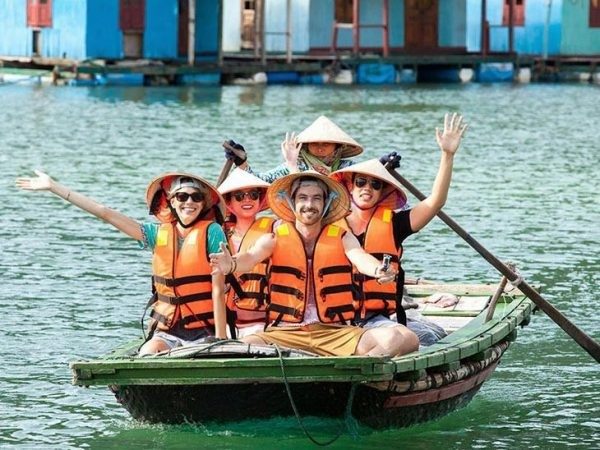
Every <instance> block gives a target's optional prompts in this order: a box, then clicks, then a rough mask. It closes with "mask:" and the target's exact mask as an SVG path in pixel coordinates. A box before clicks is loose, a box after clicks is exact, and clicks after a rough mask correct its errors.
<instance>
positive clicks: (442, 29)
mask: <svg viewBox="0 0 600 450" xmlns="http://www.w3.org/2000/svg"><path fill="white" fill-rule="evenodd" d="M438 45H439V46H440V47H466V46H467V1H466V0H440V1H439V10H438Z"/></svg>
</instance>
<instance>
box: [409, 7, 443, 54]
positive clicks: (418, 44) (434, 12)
mask: <svg viewBox="0 0 600 450" xmlns="http://www.w3.org/2000/svg"><path fill="white" fill-rule="evenodd" d="M404 29H405V30H406V31H405V35H404V49H405V50H406V51H407V52H413V53H414V52H423V51H431V50H435V49H437V48H438V0H405V2H404Z"/></svg>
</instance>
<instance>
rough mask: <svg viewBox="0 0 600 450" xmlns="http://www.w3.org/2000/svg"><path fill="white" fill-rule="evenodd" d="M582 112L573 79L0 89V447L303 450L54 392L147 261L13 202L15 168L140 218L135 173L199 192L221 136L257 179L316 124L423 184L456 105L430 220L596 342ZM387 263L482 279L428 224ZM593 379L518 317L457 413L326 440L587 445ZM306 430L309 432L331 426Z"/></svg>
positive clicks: (111, 324) (77, 224)
mask: <svg viewBox="0 0 600 450" xmlns="http://www.w3.org/2000/svg"><path fill="white" fill-rule="evenodd" d="M599 105H600V89H599V88H598V87H597V86H588V85H529V86H511V85H494V86H482V85H469V86H458V85H453V86H447V85H440V86H425V87H420V86H419V87H408V88H397V87H395V88H393V89H387V88H381V89H378V88H357V87H352V88H331V87H268V88H266V89H265V88H252V87H223V88H206V89H198V88H194V89H177V88H168V89H161V88H148V89H146V88H139V89H138V88H125V89H117V88H96V89H86V88H48V87H46V88H32V87H25V86H0V202H1V203H2V205H3V208H2V215H1V216H0V224H1V226H0V255H2V256H1V258H0V270H1V272H2V274H3V279H4V282H3V284H4V288H3V289H2V290H1V294H0V315H1V317H2V318H3V320H2V326H0V350H1V353H0V354H1V361H2V368H1V370H0V447H17V448H19V447H20V448H33V447H37V448H82V447H89V448H144V449H147V448H202V447H206V448H258V447H263V448H298V447H306V448H311V447H313V445H312V444H311V443H310V442H309V441H308V440H307V439H306V438H305V437H304V435H303V433H302V431H301V430H300V429H299V428H298V426H297V423H296V421H295V419H293V418H290V419H272V420H269V421H260V422H257V421H246V422H241V423H235V424H228V425H218V424H215V425H207V426H202V427H195V426H189V425H186V426H151V425H146V424H141V423H138V422H135V421H133V420H132V419H131V418H130V417H129V416H128V414H127V413H126V412H125V411H124V410H123V409H122V408H121V407H120V406H119V405H118V404H117V403H116V402H115V400H114V397H113V396H112V394H111V393H110V392H109V391H108V390H107V389H105V388H91V389H82V388H79V387H74V386H71V384H70V372H69V369H68V362H69V361H70V360H74V359H81V358H93V357H96V356H98V355H101V354H104V353H106V352H108V351H109V350H111V349H112V348H114V347H115V346H117V345H119V344H121V343H123V342H124V341H127V340H129V339H131V338H133V337H136V336H138V335H139V333H140V331H139V318H140V315H141V312H142V308H143V305H144V304H145V302H146V298H147V292H148V288H149V279H148V275H149V269H150V265H149V259H150V255H149V254H148V253H146V252H145V251H142V250H139V249H138V248H137V245H136V244H135V243H134V242H133V241H130V240H129V239H128V238H126V237H124V236H122V235H120V234H119V233H118V232H116V231H114V230H112V229H110V227H109V226H107V225H105V224H103V223H101V222H100V221H98V220H94V219H92V218H90V217H88V216H86V215H85V214H84V213H82V212H81V211H79V210H77V209H76V208H74V207H72V206H69V205H67V204H66V203H65V202H63V201H62V200H60V199H58V198H56V197H52V196H51V195H49V194H41V193H29V192H20V191H17V190H16V189H15V188H14V187H13V184H14V178H15V177H16V176H20V175H27V174H30V173H31V169H32V168H40V169H43V170H45V171H47V172H48V173H49V174H51V175H53V176H54V177H56V178H57V179H58V180H60V181H61V182H64V183H66V184H67V185H68V186H70V187H72V188H74V189H75V190H80V191H82V192H84V193H86V194H89V195H91V196H92V197H94V198H96V199H98V200H99V201H101V202H102V203H104V204H107V205H110V206H112V207H114V208H117V209H119V210H121V211H123V212H124V213H126V214H129V215H131V216H132V217H135V218H137V219H139V220H146V219H147V211H146V208H145V204H144V189H145V187H146V185H147V183H148V181H149V180H150V179H151V178H152V177H153V176H155V175H157V174H159V173H161V172H164V171H167V170H174V169H180V170H189V171H192V172H196V173H198V174H200V175H202V176H205V177H207V178H209V179H211V180H214V179H215V178H216V176H217V174H218V172H219V170H220V168H221V166H222V164H223V157H222V152H221V150H220V143H221V142H222V141H223V140H224V139H230V138H231V139H234V140H237V141H240V142H242V143H243V144H244V145H245V146H246V148H247V149H248V150H249V155H250V160H251V161H252V162H253V163H254V166H255V167H256V168H258V169H267V168H270V167H272V166H273V165H274V164H275V163H276V162H279V159H280V156H279V143H280V141H281V140H282V138H283V136H284V134H285V132H286V131H292V130H295V131H300V130H301V129H303V128H304V127H305V126H307V125H308V124H310V123H311V122H312V120H314V119H315V118H316V117H317V116H318V115H320V114H326V115H328V116H329V117H331V118H333V119H334V120H335V121H336V122H337V123H338V124H339V125H341V126H342V127H343V128H344V129H346V130H348V131H349V132H350V134H351V135H352V136H353V137H355V138H356V139H357V140H358V141H359V142H360V143H362V144H364V146H365V148H366V151H365V155H364V156H365V158H370V157H375V156H379V155H380V154H381V153H382V152H384V151H390V150H399V151H400V152H401V153H402V156H403V159H402V171H403V173H404V175H405V176H406V177H407V178H408V179H410V180H411V181H412V182H413V183H414V184H415V185H416V186H418V187H419V188H420V189H421V190H422V191H424V192H429V191H430V188H431V183H432V181H433V177H434V176H435V172H436V170H437V163H438V160H439V150H437V147H436V144H435V140H434V128H435V126H439V125H441V123H442V117H443V114H444V113H445V112H446V111H460V112H461V113H462V114H464V115H465V117H466V120H467V121H468V122H469V124H470V128H469V131H468V134H467V136H466V139H465V140H464V143H463V146H462V148H461V150H460V151H459V154H458V155H457V157H456V162H455V172H454V180H453V184H452V189H451V193H450V197H449V199H448V203H447V206H446V208H445V210H446V211H447V213H448V214H450V215H451V216H452V217H453V218H455V219H456V220H457V221H458V222H459V223H460V224H461V225H463V226H464V227H465V228H466V229H467V230H468V231H469V232H470V233H471V234H473V235H474V236H475V237H476V238H477V239H479V240H480V241H481V242H482V243H483V244H484V245H485V246H487V247H488V248H489V249H490V250H491V251H492V252H493V253H495V254H496V255H498V256H499V257H500V258H501V259H503V260H511V261H514V262H516V263H517V264H518V266H519V268H520V269H521V271H522V272H523V274H524V276H525V278H526V279H527V280H528V281H529V282H532V283H536V284H539V285H540V286H541V287H542V288H543V291H544V293H545V296H546V298H547V299H549V300H551V301H552V302H553V304H555V305H556V306H557V307H558V308H559V309H560V310H561V311H562V312H563V313H565V314H566V315H567V316H568V317H569V318H570V319H571V320H573V321H574V322H575V323H576V324H577V325H579V326H580V327H581V328H582V329H584V330H585V331H586V332H587V333H588V334H590V335H591V336H593V337H594V338H595V339H596V340H598V339H600V325H599V324H600V320H599V319H598V314H597V312H598V309H597V305H598V294H597V292H596V289H597V288H598V286H600V261H599V249H600V225H599V224H600V196H599V188H600V186H599V181H598V180H599V179H600V169H599V167H600V144H599V140H598V130H599V125H598V124H599V123H600V107H599ZM413 202H414V199H413ZM405 251H406V263H405V265H406V267H407V270H408V271H409V272H410V273H414V274H419V275H420V276H427V277H429V278H432V279H444V280H448V281H470V282H478V281H496V280H499V275H498V274H497V273H495V271H494V270H493V269H491V268H490V267H489V265H488V264H487V263H486V262H485V261H484V260H482V259H481V258H480V257H479V256H478V255H476V254H475V253H474V252H473V251H472V250H471V249H470V248H469V247H467V246H466V244H464V243H462V241H461V240H460V239H459V238H457V237H456V236H455V235H454V234H453V232H452V231H450V230H449V229H447V228H446V227H445V225H444V224H443V223H442V222H440V221H434V222H433V223H431V224H430V225H429V226H428V227H427V228H426V229H425V230H424V231H422V232H421V233H419V234H418V235H416V236H414V237H412V238H411V239H410V240H409V241H407V245H406V248H405ZM599 368H600V366H599V365H597V364H595V363H594V362H593V360H592V358H591V357H589V356H588V355H587V354H586V353H585V352H584V351H583V350H582V349H580V348H579V346H578V345H577V344H575V343H574V342H573V341H572V340H571V339H570V338H569V337H568V336H567V335H566V334H565V333H564V332H563V331H562V330H560V329H559V328H558V327H557V326H556V325H555V324H554V323H553V322H552V321H551V320H550V319H548V318H547V317H545V316H544V315H543V314H537V315H536V316H535V317H534V319H533V321H532V323H531V325H530V326H529V327H527V328H525V329H524V330H522V331H521V332H520V334H519V338H518V340H517V342H516V343H515V344H514V345H513V346H512V347H511V349H510V350H509V351H508V353H507V354H506V356H505V357H504V358H503V360H502V364H501V365H500V367H499V368H498V369H497V370H496V372H495V374H494V376H493V377H492V378H491V380H490V381H488V382H487V383H486V384H485V385H484V387H483V388H482V390H481V391H480V393H479V394H478V395H477V396H476V397H475V399H474V400H473V401H472V402H471V404H470V405H469V406H468V407H467V408H465V409H462V410H459V411H457V412H455V413H453V414H451V415H449V416H447V417H445V418H443V419H441V420H438V421H437V422H433V423H430V424H426V425H421V426H415V427H412V428H409V429H406V430H394V431H372V430H369V429H367V428H363V427H354V428H353V431H352V433H348V432H346V433H345V434H344V436H342V437H341V438H340V439H339V440H338V441H337V442H336V443H335V444H334V447H336V448H357V449H358V448H385V447H387V448H391V447H394V448H416V449H429V448H442V447H443V448H531V449H534V448H540V449H541V448H543V449H546V448H566V447H579V448H598V447H600V418H599V417H600V400H599V399H600V370H599ZM233 406H234V405H233ZM306 425H307V428H308V429H309V430H311V432H312V433H313V434H314V435H315V436H316V437H317V438H319V439H321V440H326V439H327V438H329V437H331V436H332V435H335V433H336V430H337V429H338V427H339V426H342V425H343V424H341V423H340V422H338V421H335V420H317V419H315V418H307V420H306Z"/></svg>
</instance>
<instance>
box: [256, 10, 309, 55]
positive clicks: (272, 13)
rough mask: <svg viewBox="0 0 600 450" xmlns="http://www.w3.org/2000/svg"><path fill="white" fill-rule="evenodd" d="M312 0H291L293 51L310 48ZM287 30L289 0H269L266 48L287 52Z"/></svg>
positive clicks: (272, 50)
mask: <svg viewBox="0 0 600 450" xmlns="http://www.w3.org/2000/svg"><path fill="white" fill-rule="evenodd" d="M310 4H311V0H291V2H290V20H291V28H292V45H291V47H292V51H293V52H295V53H302V52H307V51H308V50H309V35H308V32H309V20H310V16H309V9H310ZM286 30H287V1H286V0H267V1H266V3H265V32H266V33H279V34H265V48H266V49H267V52H285V51H286V36H285V34H283V33H285V32H286Z"/></svg>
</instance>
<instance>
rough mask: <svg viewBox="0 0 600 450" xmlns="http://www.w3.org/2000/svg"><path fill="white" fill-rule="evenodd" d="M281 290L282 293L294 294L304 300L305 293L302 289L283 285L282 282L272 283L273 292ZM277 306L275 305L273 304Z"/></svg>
mask: <svg viewBox="0 0 600 450" xmlns="http://www.w3.org/2000/svg"><path fill="white" fill-rule="evenodd" d="M273 292H279V293H281V294H288V295H293V296H294V297H296V298H297V299H298V300H304V293H303V292H302V291H301V290H300V289H296V288H293V287H289V286H283V285H281V284H272V285H271V293H273ZM273 306H275V305H273Z"/></svg>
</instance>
